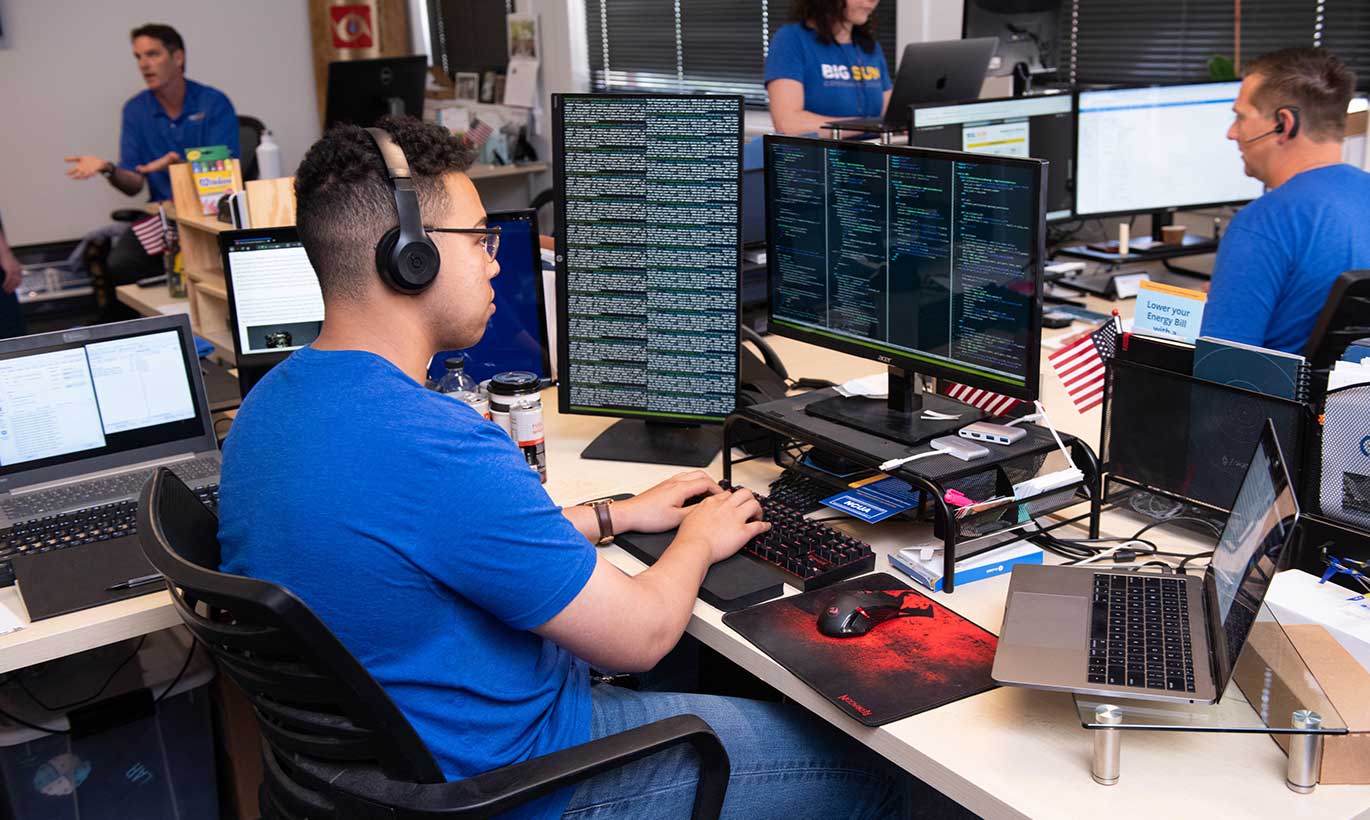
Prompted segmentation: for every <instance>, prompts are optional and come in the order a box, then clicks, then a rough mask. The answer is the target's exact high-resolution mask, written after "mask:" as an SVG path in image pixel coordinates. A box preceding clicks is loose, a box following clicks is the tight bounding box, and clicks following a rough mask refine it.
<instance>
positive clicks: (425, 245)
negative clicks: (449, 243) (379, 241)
mask: <svg viewBox="0 0 1370 820" xmlns="http://www.w3.org/2000/svg"><path fill="white" fill-rule="evenodd" d="M395 263H396V270H395V273H394V280H393V284H394V286H395V287H396V288H397V289H398V290H401V291H404V292H405V293H418V292H419V291H421V290H423V289H424V288H426V287H428V286H429V285H431V284H433V280H434V279H436V278H437V276H438V269H439V268H440V267H441V265H442V258H441V257H440V256H439V255H438V248H437V246H436V245H434V244H433V242H432V240H429V239H426V238H425V239H423V240H420V241H418V242H408V243H406V244H405V245H404V247H402V248H400V249H399V251H398V253H396V254H395Z"/></svg>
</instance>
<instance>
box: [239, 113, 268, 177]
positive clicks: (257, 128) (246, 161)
mask: <svg viewBox="0 0 1370 820" xmlns="http://www.w3.org/2000/svg"><path fill="white" fill-rule="evenodd" d="M264 133H266V125H265V124H264V123H263V122H262V121H261V120H259V119H257V118H256V117H249V116H246V115H244V114H239V115H238V164H239V165H241V166H242V169H243V182H250V181H251V180H254V179H256V178H257V173H258V168H257V146H258V145H261V144H262V134H264Z"/></svg>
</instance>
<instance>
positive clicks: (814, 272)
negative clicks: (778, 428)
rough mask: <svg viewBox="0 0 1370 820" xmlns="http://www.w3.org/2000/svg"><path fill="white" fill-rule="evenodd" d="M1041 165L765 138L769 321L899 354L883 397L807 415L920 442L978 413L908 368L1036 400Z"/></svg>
mask: <svg viewBox="0 0 1370 820" xmlns="http://www.w3.org/2000/svg"><path fill="white" fill-rule="evenodd" d="M1046 175H1047V168H1046V163H1044V162H1042V161H1040V160H1036V159H1028V158H1021V157H1006V156H994V155H985V154H969V153H964V152H959V151H938V150H934V149H929V148H914V147H902V146H892V145H875V144H870V143H854V142H841V141H836V140H821V139H810V138H804V137H780V136H768V137H766V194H767V196H766V199H767V202H768V205H769V207H768V209H767V212H766V222H767V225H766V228H767V231H766V233H767V237H768V240H767V249H766V256H767V262H768V265H769V267H770V315H769V327H770V330H771V332H773V333H778V334H780V335H782V336H789V337H791V338H794V339H798V340H800V341H804V342H809V343H811V344H816V345H819V346H821V347H826V348H831V349H834V350H838V351H841V352H844V353H850V354H853V355H856V356H864V357H867V358H870V359H875V360H877V361H881V362H885V363H886V364H888V365H889V366H890V387H889V399H888V402H887V403H881V402H876V401H871V400H868V399H861V398H850V399H848V398H842V397H834V398H830V399H822V400H819V401H816V402H813V403H811V404H809V405H808V406H807V407H806V412H808V413H809V414H811V415H815V416H819V417H821V418H824V419H827V420H829V421H835V422H838V423H840V424H844V425H847V426H849V427H854V428H857V429H860V430H863V431H866V432H869V433H873V434H875V435H878V436H880V437H882V438H886V439H891V440H894V441H901V442H904V443H907V444H917V443H920V442H922V441H924V440H926V439H928V438H932V437H933V436H937V435H943V434H945V433H947V432H950V431H952V430H954V429H956V428H959V427H964V426H965V425H966V424H967V423H969V422H973V421H976V420H977V419H978V418H980V412H979V411H977V410H975V409H974V408H972V407H970V406H969V405H965V404H962V403H960V402H956V401H953V400H951V399H947V398H945V397H941V396H933V395H922V396H920V395H917V393H916V392H915V390H914V388H913V382H914V379H913V374H914V372H915V371H916V372H918V373H922V374H925V375H930V376H936V377H938V378H946V379H950V380H952V381H955V382H957V383H960V384H965V385H968V386H971V387H977V388H982V389H985V390H990V391H993V392H996V393H1001V394H1004V395H1007V396H1012V397H1014V398H1018V399H1024V400H1029V401H1030V400H1034V399H1036V398H1037V390H1038V367H1039V359H1040V355H1041V306H1042V264H1043V262H1042V260H1043V258H1044V256H1045V248H1044V242H1045V240H1044V236H1045V233H1046V226H1045V219H1044V214H1045V204H1044V197H1045V190H1046ZM927 411H934V412H932V413H928V412H927Z"/></svg>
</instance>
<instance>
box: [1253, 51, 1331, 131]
mask: <svg viewBox="0 0 1370 820" xmlns="http://www.w3.org/2000/svg"><path fill="white" fill-rule="evenodd" d="M1242 73H1243V74H1244V75H1245V76H1247V77H1250V76H1252V75H1260V78H1261V83H1260V85H1259V86H1257V87H1256V90H1255V92H1254V93H1253V94H1252V95H1251V104H1252V105H1254V106H1256V108H1257V109H1259V110H1260V112H1261V113H1262V114H1270V115H1273V114H1274V113H1275V110H1276V109H1277V108H1280V107H1282V106H1287V105H1292V106H1297V107H1298V109H1299V129H1300V133H1305V134H1307V135H1308V136H1309V137H1310V138H1311V139H1312V140H1313V141H1314V142H1328V141H1330V140H1340V139H1341V138H1342V136H1343V135H1344V134H1345V131H1346V106H1347V104H1349V103H1350V102H1351V94H1352V92H1353V91H1354V90H1355V88H1356V74H1355V72H1353V71H1352V70H1351V69H1350V68H1347V66H1346V63H1343V62H1342V61H1341V60H1339V59H1338V58H1337V55H1335V54H1333V53H1332V52H1330V51H1327V50H1326V49H1321V48H1285V49H1281V50H1279V51H1272V52H1271V53H1269V54H1266V55H1265V56H1263V57H1260V58H1258V59H1257V60H1256V61H1255V62H1253V63H1251V64H1249V65H1248V66H1246V70H1245V71H1243V72H1242Z"/></svg>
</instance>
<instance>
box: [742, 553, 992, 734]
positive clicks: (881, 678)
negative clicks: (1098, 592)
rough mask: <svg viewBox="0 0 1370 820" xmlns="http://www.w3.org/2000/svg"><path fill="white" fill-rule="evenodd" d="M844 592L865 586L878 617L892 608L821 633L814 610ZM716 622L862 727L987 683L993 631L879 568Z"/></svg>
mask: <svg viewBox="0 0 1370 820" xmlns="http://www.w3.org/2000/svg"><path fill="white" fill-rule="evenodd" d="M853 590H869V591H872V592H875V593H876V594H877V596H878V597H873V598H872V597H866V598H864V601H867V602H876V603H883V601H884V600H886V599H888V600H889V601H890V602H891V604H892V608H891V609H886V610H884V611H883V613H881V614H885V615H889V614H890V613H896V612H897V613H898V614H897V615H893V616H892V617H889V618H888V620H884V621H881V622H879V623H876V624H875V625H874V626H872V627H870V629H869V631H868V632H866V633H865V634H864V635H860V636H858V637H844V638H837V637H828V636H827V635H823V634H821V633H820V632H819V631H818V626H817V623H818V618H819V616H820V615H821V614H823V613H824V612H826V611H828V609H829V607H832V606H833V605H834V603H835V602H836V601H837V599H838V595H839V594H840V593H842V592H844V591H848V592H849V591H853ZM876 608H878V607H871V609H872V611H874V610H875V609H876ZM723 623H725V624H727V625H728V626H730V627H732V628H733V629H735V630H737V631H738V633H740V634H741V635H742V637H744V638H746V639H747V640H749V641H751V642H752V643H753V644H755V645H756V646H757V648H759V649H760V650H761V651H763V652H765V653H766V654H767V655H770V656H771V658H773V659H774V660H775V661H776V662H777V663H779V664H780V665H781V666H783V667H785V668H786V669H788V670H789V671H790V672H792V673H794V675H795V676H796V677H798V678H799V679H800V680H802V681H804V682H805V683H807V684H808V685H809V686H811V687H813V688H814V689H815V690H816V691H817V692H818V693H819V694H820V695H822V696H823V697H825V698H827V699H828V700H830V701H832V702H833V703H834V704H836V705H837V707H838V708H839V709H841V710H842V711H844V712H846V713H847V714H849V715H851V716H852V717H854V718H856V719H857V720H859V721H861V722H862V723H864V724H865V725H867V726H879V725H881V724H883V723H889V722H890V721H892V720H898V719H900V718H904V717H908V716H909V715H916V714H918V713H919V712H923V711H925V710H928V709H932V708H934V707H937V706H941V705H942V704H944V703H950V702H952V701H954V700H960V699H961V698H964V697H967V696H968V695H976V694H979V693H980V692H985V691H988V690H989V689H992V688H994V682H993V681H992V680H990V676H989V673H990V667H991V666H993V664H994V649H995V646H996V645H997V644H998V640H997V639H996V638H995V637H994V635H993V634H992V633H990V632H988V631H986V630H984V629H982V628H980V627H978V626H976V625H975V624H973V623H971V622H970V621H968V620H966V619H965V618H962V617H961V616H960V615H957V614H956V613H955V612H952V611H951V610H949V609H947V608H946V607H944V606H942V605H941V604H938V603H937V602H935V601H933V600H932V599H930V598H928V597H927V596H926V595H924V594H923V593H921V592H918V591H916V590H913V589H910V588H909V586H908V585H907V584H905V583H903V582H902V581H900V580H899V579H897V578H895V577H893V576H891V575H889V574H888V573H883V572H882V573H877V574H874V575H863V576H861V577H860V578H853V579H851V580H848V581H843V582H842V583H840V584H835V585H834V586H831V587H828V588H826V589H820V590H815V591H813V592H806V593H804V594H803V595H792V596H790V597H788V598H781V599H779V600H776V601H768V602H767V603H764V604H758V605H756V606H753V607H749V608H747V609H743V610H740V611H738V612H729V613H728V614H727V615H724V616H723Z"/></svg>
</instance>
